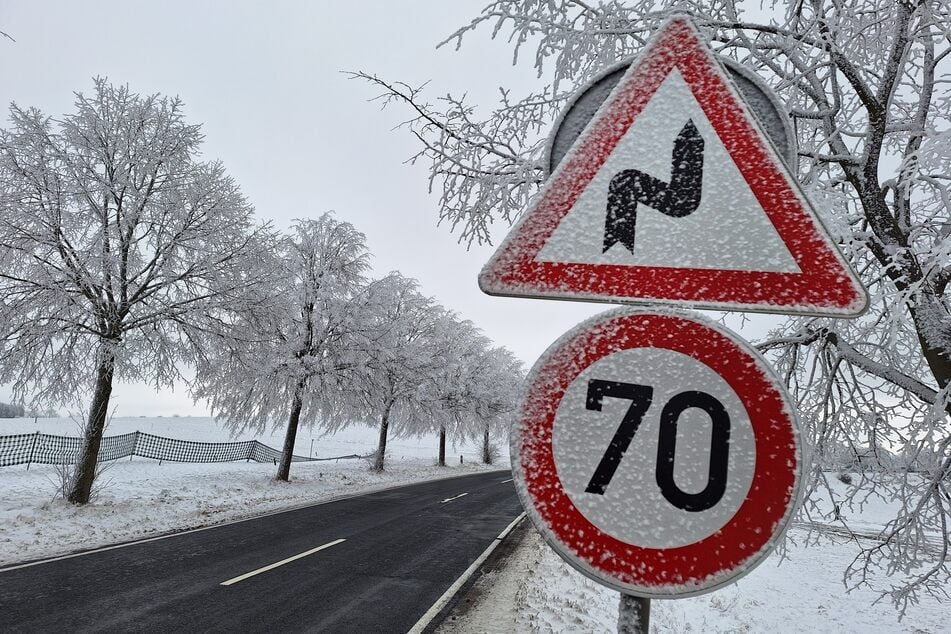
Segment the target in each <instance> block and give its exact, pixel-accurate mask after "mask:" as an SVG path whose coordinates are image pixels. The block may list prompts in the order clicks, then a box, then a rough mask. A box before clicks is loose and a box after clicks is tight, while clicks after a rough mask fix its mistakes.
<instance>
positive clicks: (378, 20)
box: [0, 0, 607, 416]
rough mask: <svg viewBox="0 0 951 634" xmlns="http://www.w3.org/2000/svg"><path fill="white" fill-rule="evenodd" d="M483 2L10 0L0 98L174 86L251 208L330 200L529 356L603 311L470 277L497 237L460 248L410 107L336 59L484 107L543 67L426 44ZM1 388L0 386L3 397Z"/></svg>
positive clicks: (146, 411) (442, 295) (135, 395)
mask: <svg viewBox="0 0 951 634" xmlns="http://www.w3.org/2000/svg"><path fill="white" fill-rule="evenodd" d="M484 4H485V1H484V0H452V1H451V2H447V1H445V0H441V1H440V0H402V1H400V2H389V1H385V0H371V1H367V2H360V3H353V2H329V1H324V0H322V1H314V2H304V1H302V0H301V1H298V2H289V1H287V2H269V3H254V2H248V1H241V2H234V1H229V2H210V1H209V2H196V1H191V2H181V1H168V2H162V3H158V4H154V3H153V4H140V3H133V2H127V1H126V2H113V1H84V2H48V1H43V2H38V1H34V0H4V2H3V3H2V4H0V30H3V31H5V32H6V33H8V34H10V35H11V36H12V37H13V38H14V39H15V40H16V42H10V41H9V40H5V39H3V40H0V59H2V71H0V74H2V81H0V103H2V104H4V106H5V105H6V104H9V103H10V102H11V101H15V102H17V103H18V104H19V105H21V106H36V107H39V108H40V109H42V110H43V111H44V112H46V113H47V114H50V115H53V116H58V115H61V114H63V113H65V112H71V111H72V110H73V106H72V104H73V94H72V93H73V91H77V90H79V91H87V92H88V91H90V90H91V88H92V81H91V78H92V77H93V76H97V75H99V76H105V77H108V78H109V79H110V80H111V81H112V82H113V83H127V84H129V86H130V88H131V89H132V90H134V91H137V92H140V93H154V92H159V93H163V94H168V95H178V96H180V97H182V99H183V100H184V102H185V106H186V108H185V113H186V116H187V118H188V120H189V121H190V122H193V123H202V124H203V129H204V133H205V135H206V141H205V145H204V154H205V157H206V158H219V159H221V160H222V161H223V162H224V164H225V166H226V168H227V169H228V171H229V173H230V174H231V175H232V176H234V177H235V179H236V180H237V182H238V183H239V184H240V185H241V187H242V189H243V191H244V193H245V194H246V195H247V196H248V198H249V199H250V200H251V202H252V203H253V204H254V206H255V208H256V209H257V213H258V215H259V216H260V217H262V218H267V219H270V220H273V221H274V222H275V224H276V225H277V226H279V227H286V226H288V225H289V224H290V221H291V220H292V219H294V218H300V217H314V216H317V215H319V214H321V213H323V212H324V211H326V210H330V209H333V210H335V211H336V213H337V216H338V218H341V219H344V220H348V221H350V222H352V223H353V224H354V225H355V226H356V227H357V228H358V229H360V230H361V231H363V232H364V233H365V234H366V235H367V239H368V243H369V247H370V250H371V252H372V253H373V254H374V268H375V272H376V274H378V275H383V274H385V273H387V272H388V271H391V270H399V271H401V272H403V273H404V274H405V275H408V276H411V277H415V278H417V279H418V280H420V282H421V284H422V289H423V292H424V293H426V294H428V295H433V296H435V297H436V298H437V300H438V301H439V302H440V303H442V304H443V305H445V306H447V307H449V308H451V309H454V310H457V311H458V312H459V313H461V314H462V316H464V317H465V318H468V319H471V320H472V321H474V322H475V323H476V324H477V325H478V326H479V327H481V328H482V329H483V331H484V332H485V333H486V334H487V335H488V336H489V337H491V338H492V339H493V340H495V341H496V342H497V343H499V344H502V345H505V346H507V347H509V348H510V349H512V350H513V351H514V352H515V353H516V354H517V355H518V356H519V357H521V358H522V359H523V360H524V361H525V362H526V364H527V365H529V366H530V365H531V364H532V363H534V361H535V359H536V358H537V357H538V356H539V355H540V354H541V353H542V352H543V351H544V349H545V348H546V347H547V346H548V345H549V344H550V343H551V342H553V341H554V340H555V339H556V338H557V337H558V336H560V335H561V334H562V333H563V332H564V331H565V330H567V329H568V328H570V327H571V326H573V325H575V324H576V323H577V322H578V321H580V320H582V319H584V318H586V317H587V316H589V315H592V314H594V313H596V312H599V311H601V310H604V309H605V308H607V307H606V306H604V305H596V304H578V303H572V302H556V301H543V300H520V299H506V298H493V297H488V296H486V295H483V294H482V293H481V292H480V291H479V289H478V286H477V283H476V277H477V275H478V272H479V269H480V268H481V267H482V265H483V264H484V262H485V261H486V260H487V259H488V258H489V256H490V255H491V252H492V250H493V247H488V246H486V247H473V248H472V249H471V250H470V251H466V249H465V247H464V246H462V245H459V244H457V242H456V236H454V235H452V234H450V233H449V231H448V229H447V228H445V227H441V228H437V227H436V221H437V219H438V215H437V206H436V202H437V200H436V197H435V196H430V195H429V194H428V192H427V186H428V183H427V173H426V170H425V166H424V165H423V164H419V165H417V166H409V165H406V164H404V161H405V160H406V159H407V158H409V157H410V156H411V155H412V154H414V152H415V151H416V149H417V146H416V145H415V143H414V139H413V138H412V137H411V136H410V135H409V134H408V133H406V132H405V131H393V130H392V128H393V126H394V125H395V124H397V123H399V122H400V121H402V119H403V118H405V117H406V116H407V113H406V111H405V110H400V109H397V108H392V109H388V110H386V111H383V112H381V111H380V109H379V105H378V104H377V103H369V102H368V99H370V98H371V97H374V96H375V95H376V94H377V93H376V91H375V90H374V89H373V88H372V87H371V86H369V85H367V84H365V83H361V82H358V81H355V80H349V79H347V78H346V77H345V76H344V75H343V74H342V73H341V72H340V71H342V70H365V71H367V72H370V73H376V74H378V75H380V76H381V77H384V78H386V79H390V80H401V81H405V82H407V83H409V84H413V85H417V84H421V83H423V82H425V81H430V80H431V84H430V87H429V90H428V94H429V96H430V98H431V99H435V98H436V97H438V96H439V95H441V94H445V93H447V92H452V93H453V94H462V93H468V94H469V95H470V96H472V97H473V101H475V102H476V103H482V104H485V105H486V106H491V105H492V104H494V103H495V100H496V97H497V95H498V91H497V89H498V87H499V86H503V85H504V86H515V87H516V91H515V92H524V91H527V90H528V89H529V87H530V86H531V85H532V84H533V83H534V82H535V81H536V79H535V73H534V71H533V69H532V68H531V65H530V61H531V55H530V54H529V55H528V56H526V58H525V59H524V60H523V61H520V63H519V65H518V66H516V67H513V65H512V50H511V47H510V46H508V45H507V44H506V43H505V42H504V41H492V40H491V39H490V37H489V36H490V32H489V30H488V29H483V30H482V31H481V32H479V33H477V34H476V35H475V36H474V37H473V36H470V37H469V38H468V39H467V41H466V43H465V44H464V46H463V47H462V49H461V50H460V51H458V52H457V51H455V50H454V48H453V47H451V46H450V47H444V48H441V49H438V50H437V49H436V48H435V46H436V44H437V43H438V42H439V41H440V40H442V39H443V38H444V37H446V36H447V35H448V34H450V33H451V32H452V31H454V30H455V29H456V28H458V27H459V26H462V25H463V24H465V23H467V22H468V21H469V20H470V19H471V18H472V17H474V16H475V15H477V14H478V12H479V11H480V10H481V8H482V6H483V5H484ZM526 52H527V51H526ZM519 87H524V90H519V89H518V88H519ZM5 123H6V121H5V118H4V125H5ZM501 233H502V232H501V231H500V233H499V235H497V236H496V241H498V240H499V239H501V237H502V235H501ZM8 396H9V393H8V391H7V390H5V389H2V388H0V400H3V399H5V398H7V397H8ZM113 403H114V406H115V407H116V415H118V416H122V415H126V416H130V415H170V414H175V413H177V414H196V415H197V414H203V413H206V410H205V408H204V406H203V404H198V405H194V404H192V402H191V400H190V399H189V398H188V396H187V393H186V390H185V389H184V388H183V387H180V388H179V389H177V390H176V391H175V392H174V393H168V392H164V393H160V394H157V393H155V392H154V391H153V390H152V389H150V388H148V387H145V386H124V385H117V386H116V389H115V390H114V392H113ZM83 407H85V405H84V406H83Z"/></svg>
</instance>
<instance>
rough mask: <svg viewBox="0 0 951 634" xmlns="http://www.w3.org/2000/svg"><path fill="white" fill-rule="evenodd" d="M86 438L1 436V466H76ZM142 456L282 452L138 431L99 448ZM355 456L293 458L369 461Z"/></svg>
mask: <svg viewBox="0 0 951 634" xmlns="http://www.w3.org/2000/svg"><path fill="white" fill-rule="evenodd" d="M81 447H82V439H81V438H76V437H70V436H53V435H50V434H41V433H40V432H36V433H33V434H18V435H15V436H0V467H10V466H13V465H19V464H25V465H30V464H72V463H75V462H76V459H77V458H78V457H79V451H80V449H81ZM130 456H139V457H141V458H152V459H154V460H167V461H169V462H235V461H238V460H247V461H251V460H253V461H255V462H273V463H276V462H277V461H278V460H280V458H281V452H280V451H279V450H277V449H274V448H272V447H268V446H267V445H265V444H263V443H261V442H258V441H257V440H245V441H241V442H199V441H194V440H178V439H176V438H163V437H162V436H153V435H152V434H146V433H144V432H140V431H136V432H132V433H130V434H122V435H121V436H106V437H104V438H103V439H102V443H101V444H100V446H99V460H100V461H101V462H108V461H110V460H118V459H119V458H127V457H130ZM368 457H369V456H360V455H357V454H351V455H348V456H334V457H331V458H309V457H307V456H292V458H291V460H292V462H316V461H323V460H344V459H351V458H368Z"/></svg>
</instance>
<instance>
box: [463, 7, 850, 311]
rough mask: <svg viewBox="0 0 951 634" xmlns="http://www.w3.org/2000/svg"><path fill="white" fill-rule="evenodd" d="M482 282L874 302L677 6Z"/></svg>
mask: <svg viewBox="0 0 951 634" xmlns="http://www.w3.org/2000/svg"><path fill="white" fill-rule="evenodd" d="M479 285H480V286H481V287H482V290H483V291H485V292H486V293H489V294H490V295H511V296H518V297H543V298H551V299H576V300H588V301H605V302H620V303H643V302H649V303H656V302H661V303H676V304H687V305H691V306H696V307H702V308H717V309H725V310H754V311H756V310H759V311H766V312H780V313H786V312H790V313H811V314H827V315H839V316H849V315H858V314H860V313H861V312H862V311H864V310H865V306H866V304H867V303H868V299H867V296H866V293H865V289H864V288H863V286H862V284H861V283H860V282H859V281H858V279H857V277H856V276H855V275H854V273H853V272H852V271H851V269H850V268H849V266H848V264H847V263H846V262H845V260H844V259H843V257H842V256H841V254H839V252H838V250H837V249H836V247H835V245H834V244H833V242H832V240H831V238H830V237H829V235H828V234H827V233H826V231H825V229H824V228H823V227H822V224H821V222H820V221H819V219H818V217H817V215H816V213H815V211H814V210H813V209H812V207H811V205H810V204H809V201H808V200H807V199H806V197H805V195H803V193H802V192H801V191H800V189H799V185H798V183H797V182H796V179H795V177H794V176H793V175H791V174H790V173H789V171H788V170H787V168H786V166H785V165H784V164H783V163H782V161H781V160H780V158H779V156H778V154H777V152H776V151H775V150H774V149H773V147H772V145H771V144H770V142H769V141H768V140H766V136H765V134H764V133H763V132H762V130H761V129H760V126H759V125H758V124H757V122H756V120H755V119H754V118H753V116H752V114H751V113H750V111H749V109H748V108H747V107H746V106H745V105H744V102H743V101H742V99H741V98H740V96H739V94H738V92H737V90H736V88H735V87H734V86H733V84H732V82H731V80H730V79H729V78H728V77H727V75H726V74H725V72H724V71H723V69H722V68H721V66H720V64H719V63H718V62H717V60H716V58H715V57H714V55H713V54H712V53H711V52H710V50H709V49H708V47H707V46H706V45H705V44H704V43H703V41H702V40H701V36H700V33H699V32H698V31H697V29H696V27H694V26H693V24H692V23H691V22H690V21H689V20H688V19H686V18H683V17H675V18H672V19H671V20H669V21H668V22H667V23H666V24H664V26H663V27H661V29H660V31H659V32H658V34H657V35H656V36H655V38H654V39H653V40H652V42H651V43H650V44H648V46H647V47H646V49H645V50H644V52H643V53H642V54H641V56H640V57H639V58H638V59H637V60H636V61H635V63H633V64H631V66H630V68H629V69H628V71H627V72H626V73H625V74H624V76H623V78H621V80H620V82H619V83H618V84H617V86H616V87H615V88H614V90H613V91H612V92H611V94H610V96H608V98H607V99H606V100H605V101H604V103H603V104H602V105H601V107H600V109H599V110H598V111H597V113H596V114H595V115H594V117H593V118H592V119H591V121H590V123H589V124H588V126H587V127H586V128H585V130H584V132H582V134H581V135H580V136H579V137H578V140H577V141H576V142H575V144H574V145H573V146H572V148H571V150H570V151H569V152H568V154H567V155H566V156H565V158H564V159H563V160H562V161H561V163H560V164H559V165H558V167H557V168H556V169H555V171H554V173H553V174H552V176H551V178H550V179H549V180H548V182H547V183H546V185H545V187H544V189H543V190H542V192H541V193H540V195H539V197H538V199H537V200H536V202H535V203H534V204H533V205H532V207H530V208H529V209H528V211H527V212H526V213H525V214H524V215H523V217H522V219H521V220H520V221H519V223H518V224H517V225H516V226H515V227H514V228H513V229H512V230H511V231H510V232H509V235H508V236H507V237H506V239H505V241H504V242H503V243H502V244H501V245H500V246H499V248H498V250H497V251H496V253H495V255H493V256H492V259H491V260H489V262H488V264H486V266H485V268H484V269H483V270H482V273H481V275H480V276H479Z"/></svg>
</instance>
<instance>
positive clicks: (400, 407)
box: [328, 273, 444, 471]
mask: <svg viewBox="0 0 951 634" xmlns="http://www.w3.org/2000/svg"><path fill="white" fill-rule="evenodd" d="M369 291H370V292H369V298H368V303H369V304H370V306H371V309H370V310H371V312H370V313H369V314H370V320H369V325H368V327H367V333H372V334H371V335H370V336H368V337H366V338H365V339H364V341H366V348H365V354H366V358H365V362H364V363H363V364H362V365H361V366H360V367H358V368H357V371H356V372H355V374H354V379H353V382H352V384H351V385H350V386H349V389H350V390H351V391H352V392H353V393H354V394H355V395H357V397H358V398H359V399H360V404H359V406H358V408H357V410H356V411H354V412H353V415H352V416H342V417H340V418H339V419H337V420H336V421H330V422H329V423H328V428H329V429H331V430H333V429H339V428H341V427H344V426H347V425H350V424H352V423H353V422H357V421H366V422H367V423H370V424H371V425H379V444H378V445H377V451H376V457H375V459H374V462H373V466H372V468H373V470H375V471H383V469H384V466H385V460H386V443H387V440H388V438H389V434H390V428H391V426H393V423H394V422H396V423H397V424H398V426H399V427H400V428H401V429H400V430H399V431H401V432H402V431H403V430H404V429H406V428H410V427H413V426H414V425H415V424H417V423H416V421H419V420H420V419H428V417H430V416H431V413H432V390H431V383H432V377H433V376H434V375H435V368H437V367H438V366H439V364H440V359H442V358H444V355H443V354H442V353H441V352H440V351H439V350H437V349H435V348H434V344H435V343H436V341H435V340H434V338H433V333H434V332H435V327H436V323H437V321H438V320H439V317H440V314H441V312H442V308H441V307H439V305H438V304H436V303H435V302H434V301H433V300H432V299H431V298H429V297H426V296H424V295H422V294H421V293H420V292H419V285H418V283H417V282H416V280H414V279H411V278H407V277H404V276H402V275H400V274H399V273H391V274H390V275H388V276H386V277H384V278H383V279H381V280H377V281H376V282H375V283H373V284H372V285H371V286H370V288H369Z"/></svg>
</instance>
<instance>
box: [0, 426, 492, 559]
mask: <svg viewBox="0 0 951 634" xmlns="http://www.w3.org/2000/svg"><path fill="white" fill-rule="evenodd" d="M37 430H39V431H41V432H44V433H52V434H62V435H70V434H74V424H73V422H72V421H70V420H69V419H40V420H38V421H36V423H34V421H33V420H32V419H29V420H27V419H11V420H3V421H0V435H5V434H17V433H29V432H33V431H37ZM135 430H139V431H143V432H148V433H151V434H156V435H160V436H166V437H171V438H182V439H187V440H204V441H218V442H226V441H228V440H231V439H232V438H231V437H230V435H229V434H228V432H226V431H225V430H223V429H221V428H220V427H218V426H217V425H216V424H215V423H214V421H212V420H211V419H206V418H124V419H115V420H113V421H112V422H111V423H110V426H109V428H108V429H107V432H106V434H107V435H114V434H121V433H126V432H131V431H135ZM251 438H257V439H259V440H261V441H262V442H264V443H265V444H269V445H271V446H272V447H280V446H281V440H282V439H281V437H280V433H278V434H276V435H274V436H269V435H266V434H265V435H259V434H253V433H249V434H242V435H239V436H238V437H237V439H240V440H245V439H251ZM313 439H314V453H315V454H316V455H318V456H339V455H347V454H354V453H356V454H364V453H368V452H370V451H372V450H373V449H374V448H375V444H376V432H375V431H374V430H372V429H367V428H353V429H350V430H347V431H346V432H344V433H341V434H336V435H334V436H333V437H327V438H321V437H319V436H318V435H316V434H315V435H313ZM310 440H311V435H310V434H309V433H308V432H307V431H306V430H304V431H303V433H302V434H301V436H300V437H299V440H298V445H297V447H298V449H297V451H296V453H298V454H304V455H306V454H309V453H310V451H309V449H310ZM436 446H437V445H436V438H435V437H433V438H423V439H399V438H396V439H393V440H392V442H391V444H390V445H389V451H388V452H387V471H386V472H385V473H382V474H376V473H371V472H370V471H369V470H368V464H367V463H366V462H365V461H362V460H343V461H340V462H312V463H295V464H293V465H292V467H291V479H292V482H290V483H277V482H275V481H274V480H273V477H274V473H275V466H274V465H272V464H258V463H245V462H229V463H215V464H188V463H171V462H164V463H162V464H159V463H158V462H157V461H154V460H147V459H140V458H136V459H134V460H131V461H130V460H120V461H117V462H114V463H111V464H109V466H108V467H107V468H106V469H105V471H104V472H103V474H102V476H101V477H100V479H99V483H100V490H99V492H98V494H97V495H96V496H95V498H94V500H93V502H92V503H91V504H89V505H87V506H85V507H75V506H73V505H71V504H67V503H65V502H64V501H63V500H62V499H60V498H58V497H57V495H56V489H57V487H58V486H59V482H58V481H59V479H60V478H59V473H58V469H57V468H56V467H54V466H50V465H32V466H31V467H30V469H29V470H27V468H26V466H25V465H20V466H15V467H2V468H0V566H2V565H9V564H12V563H16V562H19V561H26V560H30V559H36V558H40V557H46V556H52V555H58V554H63V553H66V552H70V551H73V550H76V549H79V548H91V547H96V546H102V545H107V544H112V543H116V542H120V541H128V540H131V539H137V538H141V537H147V536H150V535H155V534H159V533H164V532H168V531H174V530H182V529H186V528H192V527H197V526H207V525H209V524H214V523H220V522H224V521H228V520H232V519H237V518H242V517H248V516H251V515H256V514H260V513H264V512H268V511H272V510H277V509H282V508H288V507H292V506H297V505H301V504H308V503H312V502H316V501H320V500H328V499H333V498H336V497H340V496H344V495H352V494H354V493H357V492H364V491H369V490H373V489H378V488H383V487H387V486H394V485H398V484H405V483H410V482H416V481H421V480H427V479H434V478H441V477H451V476H454V475H462V474H464V473H471V472H474V471H478V470H482V469H485V467H483V466H482V465H479V464H478V460H477V451H476V448H475V447H472V446H460V447H456V448H455V451H453V448H452V447H450V448H449V449H448V450H447V453H448V454H449V456H448V457H447V462H448V463H449V466H448V467H436V466H434V463H435V456H436ZM460 455H463V456H464V464H462V465H460V464H459V456H460ZM507 464H508V462H507V455H506V456H505V457H504V459H503V461H502V462H501V463H500V465H499V466H496V467H494V468H499V467H500V466H502V467H504V466H507Z"/></svg>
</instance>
